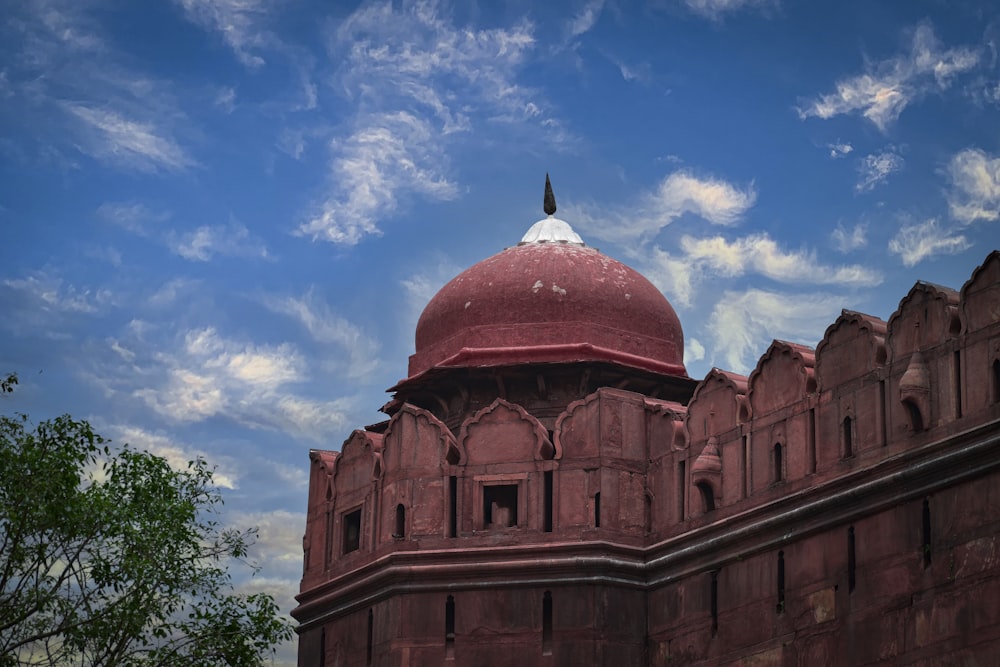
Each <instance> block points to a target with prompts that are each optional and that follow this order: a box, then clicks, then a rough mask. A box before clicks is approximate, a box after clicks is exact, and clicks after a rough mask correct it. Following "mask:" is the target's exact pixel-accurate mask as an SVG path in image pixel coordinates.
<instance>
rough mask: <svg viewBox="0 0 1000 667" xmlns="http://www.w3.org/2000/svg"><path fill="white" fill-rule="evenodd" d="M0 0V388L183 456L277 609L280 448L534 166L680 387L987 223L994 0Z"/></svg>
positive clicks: (375, 373) (391, 340) (995, 178)
mask: <svg viewBox="0 0 1000 667" xmlns="http://www.w3.org/2000/svg"><path fill="white" fill-rule="evenodd" d="M2 7H3V11H2V12H0V233H2V237H0V260H2V261H0V308H2V312H3V317H2V318H0V370H3V371H6V370H8V369H9V370H13V371H17V372H18V373H19V374H20V376H21V380H22V385H21V387H20V388H19V390H18V392H17V393H16V394H15V395H14V396H13V397H8V398H7V399H5V404H4V405H3V408H4V409H5V410H6V411H7V412H10V411H13V410H18V411H24V412H28V413H30V414H31V415H32V416H33V417H35V418H36V419H41V418H44V417H49V416H53V415H56V414H59V413H62V412H70V413H72V414H74V415H75V416H78V417H86V418H88V419H90V420H91V421H92V422H93V423H94V424H95V425H97V427H98V428H99V429H100V431H101V432H103V433H105V434H106V435H108V436H110V437H113V438H115V439H117V440H122V441H128V442H130V443H132V444H133V445H136V446H139V447H146V448H149V449H150V450H152V451H155V452H157V453H161V454H163V455H165V456H168V457H171V458H174V459H176V460H178V461H183V460H186V459H187V458H189V457H190V456H191V455H198V454H200V455H203V456H205V457H207V458H208V459H209V460H210V461H211V462H213V463H214V464H215V465H216V466H217V469H218V479H219V481H220V482H221V483H222V484H223V486H224V487H225V495H226V501H227V513H228V514H227V517H228V520H230V521H233V522H235V523H238V524H259V525H260V526H261V529H262V533H261V543H260V548H259V550H258V554H257V558H258V561H259V562H260V563H261V564H262V566H263V567H262V570H261V573H260V574H259V575H258V576H257V578H256V579H255V580H254V581H253V582H251V583H247V584H245V585H247V586H254V587H260V588H266V589H268V590H271V591H272V592H274V593H275V594H276V595H278V596H279V598H281V599H282V601H283V603H284V604H285V606H286V607H290V606H291V604H292V603H291V595H292V594H294V592H295V590H296V587H297V581H298V577H299V572H300V549H301V534H302V530H303V526H304V508H305V490H306V471H307V466H308V458H307V452H308V450H309V449H310V448H329V449H338V448H339V447H340V444H341V443H342V442H343V440H344V439H345V438H346V437H347V436H348V435H349V433H350V431H351V429H353V428H356V427H360V426H363V425H364V424H370V423H373V422H376V421H379V420H380V419H381V418H382V416H381V415H380V414H379V413H378V412H377V408H378V407H379V406H380V405H382V404H383V403H384V402H385V400H387V396H386V395H385V393H384V390H385V389H386V388H387V387H389V386H392V385H393V384H394V383H395V382H396V381H397V380H399V379H401V378H403V377H404V376H405V374H406V361H407V356H408V355H409V354H410V353H411V352H412V351H413V330H414V326H415V324H416V319H417V317H418V315H419V313H420V311H421V309H422V308H423V306H424V305H425V304H426V302H427V300H428V299H429V298H430V297H431V296H432V295H433V294H434V292H435V291H436V290H437V289H438V288H439V287H440V286H441V285H443V284H444V282H446V281H447V280H448V279H450V278H451V277H452V276H453V275H455V274H456V273H457V272H459V271H460V270H462V269H464V268H466V267H468V266H470V265H471V264H473V263H474V262H476V261H478V260H480V259H483V258H485V257H487V256H489V255H492V254H494V253H495V252H498V251H499V250H501V249H502V248H504V247H506V246H509V245H513V244H514V243H516V242H517V241H518V240H519V239H520V237H521V235H522V234H523V233H524V231H526V230H527V228H528V227H529V226H530V225H531V223H533V222H534V221H536V220H537V219H539V218H541V217H543V214H542V210H541V204H542V186H543V184H544V177H545V173H546V172H549V173H550V174H551V177H552V182H553V186H554V188H555V193H556V198H557V201H558V203H559V213H558V216H559V217H560V218H563V219H565V220H567V221H568V222H570V223H571V224H572V225H573V226H574V228H575V229H576V231H577V232H579V233H580V235H581V236H582V237H583V238H584V240H585V241H587V243H588V244H589V245H592V246H596V247H598V248H600V249H601V250H602V251H604V252H605V253H607V254H609V255H611V256H614V257H616V258H618V259H620V260H622V261H624V262H626V263H627V264H629V265H631V266H633V267H635V268H637V269H639V270H640V271H642V272H643V273H644V274H645V275H647V276H648V277H649V278H650V279H651V280H653V282H654V283H655V284H656V285H657V286H658V287H659V288H661V289H662V290H663V292H664V293H665V294H666V296H667V297H668V298H669V299H670V301H671V302H672V303H673V304H674V306H675V308H676V310H677V312H678V315H679V316H680V319H681V322H682V324H683V326H684V330H685V335H686V348H687V349H686V353H687V354H686V360H687V365H688V370H689V373H690V374H691V375H692V376H693V377H696V378H701V377H703V376H704V375H705V374H706V373H707V372H708V370H709V369H710V368H711V367H712V366H719V367H722V368H726V369H730V370H735V371H739V372H743V373H748V372H749V371H750V370H752V368H753V367H754V365H755V363H756V360H757V358H758V357H759V356H760V355H761V354H763V352H764V351H765V350H766V348H767V346H768V344H769V343H770V341H771V339H773V338H781V339H786V340H792V341H796V342H801V343H806V344H809V345H815V344H816V343H817V342H818V341H819V340H820V338H821V336H822V334H823V331H824V330H825V329H826V327H827V326H828V325H829V324H830V323H832V322H833V320H834V319H835V318H836V317H837V315H838V314H839V312H840V309H841V308H851V309H855V310H862V311H865V312H868V313H871V314H874V315H877V316H879V317H882V318H883V319H888V317H889V316H890V315H891V313H892V312H893V310H894V309H895V308H896V306H897V304H898V302H899V299H900V298H902V297H903V296H904V295H905V294H906V292H907V291H908V290H909V288H910V287H911V286H912V284H913V283H914V281H916V280H918V279H921V280H928V281H931V282H936V283H940V284H944V285H948V286H951V287H954V288H956V289H957V288H959V287H961V285H962V283H963V282H964V281H965V280H966V279H967V278H968V277H969V275H970V274H971V272H972V270H973V268H974V267H975V266H976V265H978V264H979V263H980V262H981V261H982V259H983V258H984V257H985V256H986V254H987V253H988V252H989V251H990V250H991V249H992V248H994V247H996V246H997V245H998V243H997V238H998V234H997V229H998V228H997V218H998V216H1000V129H998V128H1000V67H998V48H1000V46H998V45H1000V8H998V7H997V6H996V5H995V3H993V2H989V1H987V0H958V1H949V2H945V1H944V0H941V1H916V0H915V1H912V2H894V1H892V2H890V1H885V2H872V1H852V0H838V1H835V2H834V1H822V2H821V1H816V2H812V1H810V2H779V1H778V0H774V1H769V0H661V1H659V2H647V3H639V2H626V1H624V0H619V1H613V0H604V1H601V0H591V1H582V0H581V1H577V2H559V1H555V2H546V3H535V2H528V1H527V0H510V1H508V2H478V3H476V2H456V3H454V4H449V3H445V2H434V1H431V0H428V1H425V2H409V1H403V2H370V3H368V2H366V3H354V2H336V3H329V2H318V1H315V2H312V1H308V0H176V1H175V2H165V1H164V2H144V3H129V2H123V1H122V0H65V1H63V0H33V1H31V2H11V1H9V0H7V1H4V2H2ZM289 655H291V653H290V652H288V651H285V652H283V654H282V656H283V659H289V660H290V659H291V658H288V656H289Z"/></svg>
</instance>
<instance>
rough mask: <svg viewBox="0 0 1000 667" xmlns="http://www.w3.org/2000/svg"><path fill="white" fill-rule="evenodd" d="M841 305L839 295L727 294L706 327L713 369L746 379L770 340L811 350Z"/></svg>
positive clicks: (842, 305)
mask: <svg viewBox="0 0 1000 667" xmlns="http://www.w3.org/2000/svg"><path fill="white" fill-rule="evenodd" d="M844 305H845V304H844V297H843V296H839V295H832V294H825V293H812V294H784V293H780V292H771V291H767V290H761V289H756V288H754V289H748V290H745V291H727V292H725V293H724V294H723V295H722V298H721V299H720V300H719V302H718V303H716V304H715V307H714V308H713V309H712V314H711V316H710V317H709V321H708V325H707V327H706V329H707V331H709V332H710V334H709V335H710V336H711V338H712V340H713V346H712V347H713V355H715V356H716V357H717V358H715V359H713V364H716V365H720V366H723V367H724V368H728V369H731V370H734V371H736V372H738V373H743V374H747V373H749V372H750V371H751V370H752V369H753V367H754V366H756V364H757V360H758V359H759V358H760V355H762V354H763V353H764V352H765V351H766V349H767V346H768V345H770V343H771V341H772V340H773V339H775V338H779V339H782V340H790V341H792V342H798V343H802V344H805V345H815V344H816V342H817V341H818V340H819V339H820V338H821V337H822V335H823V331H824V329H825V327H826V326H827V325H828V324H829V323H830V322H832V321H833V320H834V319H835V318H836V317H837V314H838V313H839V312H840V310H841V309H842V308H843V307H844ZM720 358H721V359H720ZM720 362H721V363H720Z"/></svg>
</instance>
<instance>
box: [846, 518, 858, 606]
mask: <svg viewBox="0 0 1000 667" xmlns="http://www.w3.org/2000/svg"><path fill="white" fill-rule="evenodd" d="M856 569H857V561H856V560H855V556H854V526H851V527H850V528H848V529H847V590H848V592H850V593H853V592H854V584H855V581H856V578H855V577H856V575H855V571H856Z"/></svg>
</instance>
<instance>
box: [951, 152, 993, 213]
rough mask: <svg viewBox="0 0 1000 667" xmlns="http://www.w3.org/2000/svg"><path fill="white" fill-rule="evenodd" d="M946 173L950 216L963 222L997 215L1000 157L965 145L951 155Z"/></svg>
mask: <svg viewBox="0 0 1000 667" xmlns="http://www.w3.org/2000/svg"><path fill="white" fill-rule="evenodd" d="M947 173H948V177H949V179H950V181H951V191H950V192H949V194H948V204H949V207H950V211H951V215H952V217H953V218H955V219H956V220H959V221H960V222H963V223H966V224H968V223H972V222H975V221H977V220H987V221H995V220H997V219H1000V157H994V156H992V155H990V154H988V153H986V152H985V151H983V150H980V149H977V148H968V149H966V150H963V151H960V152H959V153H957V154H956V155H955V156H954V157H952V159H951V162H949V164H948V169H947Z"/></svg>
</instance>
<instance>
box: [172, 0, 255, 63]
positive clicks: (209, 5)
mask: <svg viewBox="0 0 1000 667" xmlns="http://www.w3.org/2000/svg"><path fill="white" fill-rule="evenodd" d="M176 1H177V2H178V3H179V4H180V5H181V7H183V8H184V15H185V16H186V17H187V18H188V20H189V21H191V22H192V23H195V24H197V25H199V26H201V27H202V28H204V29H206V30H214V31H216V32H218V33H219V34H220V35H221V36H222V39H223V41H224V42H225V43H226V45H227V46H228V47H229V48H230V49H232V50H233V53H234V54H235V55H236V57H237V58H238V59H239V61H240V62H241V63H243V64H244V65H246V66H247V67H254V68H255V67H260V66H261V65H263V64H264V62H265V61H264V59H263V58H262V57H261V56H259V55H257V54H256V53H255V52H254V51H256V50H257V49H259V48H260V47H261V46H264V45H265V44H267V43H269V42H272V41H273V40H274V37H273V36H272V35H270V33H268V32H267V31H265V30H263V29H261V28H260V23H261V22H262V20H263V19H265V18H266V17H267V14H268V11H269V9H270V8H269V4H270V3H269V2H268V1H267V0H176Z"/></svg>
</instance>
